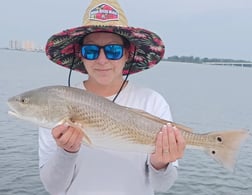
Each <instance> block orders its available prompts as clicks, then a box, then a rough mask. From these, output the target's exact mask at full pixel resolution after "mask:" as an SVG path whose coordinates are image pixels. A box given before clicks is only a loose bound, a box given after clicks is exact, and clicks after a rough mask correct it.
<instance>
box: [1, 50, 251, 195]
mask: <svg viewBox="0 0 252 195" xmlns="http://www.w3.org/2000/svg"><path fill="white" fill-rule="evenodd" d="M0 57H1V62H0V67H1V71H0V132H1V133H0V194H1V195H12V194H18V195H33V194H34V195H35V194H36V195H48V194H47V193H46V192H45V190H44V188H43V186H42V184H41V182H40V179H39V171H38V154H37V150H38V134H37V133H38V132H37V127H36V126H34V125H32V124H30V123H28V122H25V121H21V120H17V119H15V118H13V117H10V116H8V115H7V110H8V108H7V106H6V100H7V98H8V97H10V96H12V95H15V94H17V93H20V92H23V91H25V90H28V89H31V88H36V87H40V86H44V85H50V84H67V76H68V75H67V74H68V71H67V69H65V68H62V67H59V66H56V65H54V64H53V63H52V62H50V61H49V60H48V59H47V58H46V57H45V55H44V54H42V53H31V52H30V53H29V52H18V51H4V50H0ZM83 77H84V78H85V76H83V75H81V74H79V73H74V74H73V79H72V83H75V82H78V81H80V80H82V79H83ZM130 80H131V81H133V82H136V83H140V84H141V85H144V86H148V87H151V88H154V89H156V90H157V91H159V92H160V93H161V94H163V95H164V96H165V97H166V99H167V100H168V102H169V103H170V106H171V109H172V112H173V117H174V120H175V121H176V122H179V123H182V124H185V125H187V126H190V127H192V128H194V129H195V131H197V132H207V131H212V130H224V129H237V128H247V129H251V130H252V90H251V87H250V85H251V83H252V68H241V67H224V66H208V65H198V64H182V63H168V62H161V64H160V65H158V66H157V67H155V68H153V69H150V70H148V71H144V72H142V73H138V74H136V75H132V76H130ZM251 159H252V138H251V137H250V138H249V139H248V140H247V141H246V142H245V143H244V144H243V147H242V148H241V151H240V153H239V157H238V160H237V164H236V168H235V171H234V173H230V172H228V171H226V170H225V169H223V168H222V167H221V166H220V165H219V164H218V163H216V162H214V161H213V160H212V159H210V158H209V157H208V156H207V155H205V154H204V153H202V152H201V151H195V150H187V151H186V153H185V156H184V158H183V159H181V160H180V170H179V179H178V180H177V182H176V183H175V185H174V186H173V187H172V189H171V190H170V192H169V194H172V195H173V194H174V195H177V194H178V195H184V194H200V195H205V194H207V195H209V194H211V195H212V194H213V195H214V194H218V195H219V194H228V195H237V194H238V195H250V194H252V176H251V173H252V163H251Z"/></svg>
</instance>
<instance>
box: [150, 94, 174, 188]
mask: <svg viewBox="0 0 252 195" xmlns="http://www.w3.org/2000/svg"><path fill="white" fill-rule="evenodd" d="M149 102H150V104H151V105H149V106H148V107H149V108H151V109H152V110H149V111H148V110H147V111H148V112H150V113H152V114H154V115H156V116H158V117H160V118H162V119H165V120H168V121H172V115H171V111H170V106H169V104H168V103H167V102H166V100H165V99H164V98H163V97H162V96H161V95H160V94H158V93H156V92H154V93H153V97H152V100H151V101H149ZM148 107H147V108H148ZM147 161H148V162H147V166H148V171H149V177H150V182H151V184H152V187H153V189H154V191H156V192H167V191H168V190H169V189H170V188H171V186H172V185H173V184H174V182H175V181H176V179H177V175H178V173H177V167H178V161H175V162H172V163H169V164H168V166H167V167H166V168H165V169H161V170H156V169H155V168H154V167H153V166H152V165H151V163H150V156H149V155H148V160H147Z"/></svg>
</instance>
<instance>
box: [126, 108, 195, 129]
mask: <svg viewBox="0 0 252 195" xmlns="http://www.w3.org/2000/svg"><path fill="white" fill-rule="evenodd" d="M125 108H126V109H127V110H129V111H131V112H134V113H136V114H139V115H142V116H143V117H146V118H148V119H150V120H153V121H156V122H158V123H162V124H163V125H166V124H167V123H171V124H172V125H173V126H176V127H177V128H178V129H181V130H184V131H188V132H192V131H193V130H192V129H191V128H190V127H187V126H184V125H181V124H178V123H175V122H172V121H168V120H165V119H161V118H159V117H157V116H154V115H152V114H150V113H148V112H145V111H143V110H140V109H135V108H129V107H125Z"/></svg>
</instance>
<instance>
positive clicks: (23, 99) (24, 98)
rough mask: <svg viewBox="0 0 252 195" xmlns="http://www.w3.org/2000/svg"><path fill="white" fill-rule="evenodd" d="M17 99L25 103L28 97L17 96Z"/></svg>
mask: <svg viewBox="0 0 252 195" xmlns="http://www.w3.org/2000/svg"><path fill="white" fill-rule="evenodd" d="M17 101H19V102H21V103H23V104H27V103H28V102H29V99H28V98H26V97H19V98H17Z"/></svg>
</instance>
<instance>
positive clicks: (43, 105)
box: [7, 88, 59, 128]
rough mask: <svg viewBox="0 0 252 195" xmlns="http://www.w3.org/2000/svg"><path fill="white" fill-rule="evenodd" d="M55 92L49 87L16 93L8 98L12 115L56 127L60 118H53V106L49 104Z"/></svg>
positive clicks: (40, 124) (45, 125)
mask: <svg viewBox="0 0 252 195" xmlns="http://www.w3.org/2000/svg"><path fill="white" fill-rule="evenodd" d="M52 96H53V94H50V93H49V90H47V88H39V89H34V90H31V91H26V92H24V93H21V94H18V95H15V96H13V97H10V98H9V99H8V102H7V104H8V106H9V108H10V111H9V112H8V113H9V114H10V115H13V116H15V117H17V118H19V119H22V120H26V121H29V122H32V123H35V124H38V125H39V126H42V127H48V128H51V127H54V126H55V124H57V122H58V120H59V119H58V118H57V119H54V118H52V116H51V114H50V111H51V110H52V106H51V105H50V104H49V102H48V101H49V100H50V98H51V97H52Z"/></svg>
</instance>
